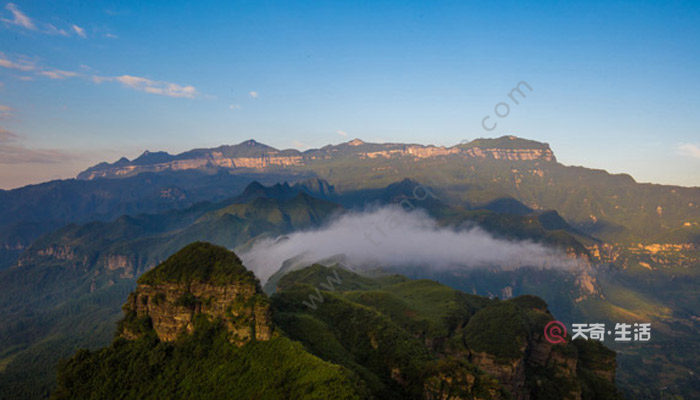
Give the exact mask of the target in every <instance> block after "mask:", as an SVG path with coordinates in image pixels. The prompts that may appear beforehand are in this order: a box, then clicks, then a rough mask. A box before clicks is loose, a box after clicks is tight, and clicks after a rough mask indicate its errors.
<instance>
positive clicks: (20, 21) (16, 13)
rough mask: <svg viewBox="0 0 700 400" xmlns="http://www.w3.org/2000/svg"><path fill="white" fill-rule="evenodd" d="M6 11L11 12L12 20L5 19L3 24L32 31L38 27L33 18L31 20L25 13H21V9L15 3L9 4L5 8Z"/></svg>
mask: <svg viewBox="0 0 700 400" xmlns="http://www.w3.org/2000/svg"><path fill="white" fill-rule="evenodd" d="M5 9H6V10H8V11H10V13H12V19H7V18H3V19H2V20H3V22H6V23H8V24H11V25H17V26H21V27H22V28H26V29H31V30H35V29H36V25H34V22H33V21H32V19H31V18H29V17H28V16H27V15H26V14H25V13H23V12H22V11H20V9H19V8H18V7H17V5H16V4H14V3H7V5H6V6H5Z"/></svg>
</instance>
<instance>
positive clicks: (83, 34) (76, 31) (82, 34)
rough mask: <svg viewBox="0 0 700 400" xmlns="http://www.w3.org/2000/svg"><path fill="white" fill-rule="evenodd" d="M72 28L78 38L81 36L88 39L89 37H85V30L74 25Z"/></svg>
mask: <svg viewBox="0 0 700 400" xmlns="http://www.w3.org/2000/svg"><path fill="white" fill-rule="evenodd" d="M71 28H73V31H74V32H75V33H76V34H77V35H78V36H80V37H81V38H86V37H87V36H86V35H85V29H83V28H81V27H79V26H78V25H75V24H73V26H71Z"/></svg>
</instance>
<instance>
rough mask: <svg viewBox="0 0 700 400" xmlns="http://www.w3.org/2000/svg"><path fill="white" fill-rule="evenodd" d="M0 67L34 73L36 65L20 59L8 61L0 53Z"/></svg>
mask: <svg viewBox="0 0 700 400" xmlns="http://www.w3.org/2000/svg"><path fill="white" fill-rule="evenodd" d="M0 67H3V68H9V69H17V70H20V71H34V70H35V69H36V64H35V63H34V62H33V61H30V60H28V59H26V58H21V59H18V60H14V61H13V60H10V59H9V58H8V57H7V56H5V54H3V53H2V52H0Z"/></svg>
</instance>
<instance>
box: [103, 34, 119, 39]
mask: <svg viewBox="0 0 700 400" xmlns="http://www.w3.org/2000/svg"><path fill="white" fill-rule="evenodd" d="M105 37H106V38H108V39H119V36H117V35H115V34H113V33H105Z"/></svg>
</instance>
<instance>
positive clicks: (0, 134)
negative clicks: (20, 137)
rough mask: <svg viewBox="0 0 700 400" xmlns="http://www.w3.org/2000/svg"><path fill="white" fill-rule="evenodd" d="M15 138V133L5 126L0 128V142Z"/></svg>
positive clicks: (11, 140) (10, 140)
mask: <svg viewBox="0 0 700 400" xmlns="http://www.w3.org/2000/svg"><path fill="white" fill-rule="evenodd" d="M15 140H17V135H15V134H14V133H12V132H10V131H8V130H7V129H5V128H0V144H2V143H8V142H13V141H15Z"/></svg>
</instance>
